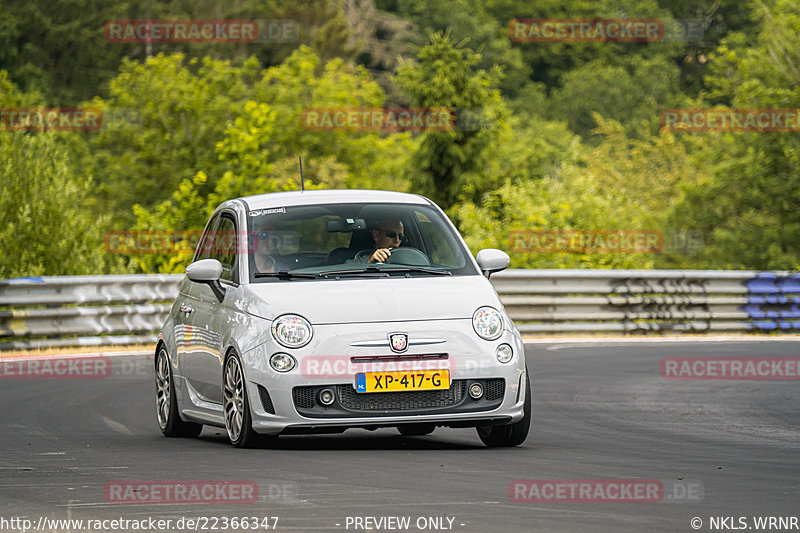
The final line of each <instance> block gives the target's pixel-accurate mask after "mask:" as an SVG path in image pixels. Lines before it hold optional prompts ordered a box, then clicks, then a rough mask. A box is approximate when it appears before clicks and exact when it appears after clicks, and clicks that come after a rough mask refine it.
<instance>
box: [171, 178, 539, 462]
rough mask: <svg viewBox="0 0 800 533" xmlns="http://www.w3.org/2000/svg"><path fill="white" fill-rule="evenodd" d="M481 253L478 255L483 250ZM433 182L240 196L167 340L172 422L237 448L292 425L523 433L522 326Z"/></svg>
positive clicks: (495, 437)
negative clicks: (413, 188) (220, 431)
mask: <svg viewBox="0 0 800 533" xmlns="http://www.w3.org/2000/svg"><path fill="white" fill-rule="evenodd" d="M476 259H477V260H476ZM476 259H474V258H473V257H472V255H471V254H470V252H469V249H468V248H467V246H466V244H465V243H464V240H463V239H462V238H461V236H460V235H459V234H458V231H457V230H456V229H455V227H454V226H453V224H452V223H451V222H450V220H449V219H448V218H447V216H446V215H445V214H444V213H443V212H442V210H441V209H439V207H437V206H436V205H435V204H434V203H433V202H431V201H430V200H428V199H427V198H424V197H422V196H417V195H412V194H404V193H396V192H388V191H357V190H330V191H317V190H314V191H298V192H287V193H274V194H264V195H259V196H249V197H245V198H238V199H235V200H229V201H227V202H224V203H223V204H222V205H220V206H219V207H218V208H217V209H216V211H215V212H214V214H213V215H212V216H211V219H210V220H209V221H208V224H207V225H206V227H205V231H204V232H203V235H202V237H201V240H200V243H199V245H198V248H197V250H196V252H195V255H194V259H193V262H192V264H191V265H189V266H188V267H187V268H186V277H185V278H184V279H183V280H182V282H181V284H180V291H179V294H178V298H177V300H176V301H175V303H174V305H173V306H172V310H171V312H170V313H169V316H168V317H167V320H166V321H165V323H164V326H163V327H162V329H161V332H160V334H159V340H158V345H157V347H156V352H155V375H156V408H157V409H156V412H157V417H158V423H159V426H160V428H161V431H162V432H163V433H164V435H166V436H169V437H178V436H197V435H198V434H199V433H200V431H201V430H202V427H203V425H209V426H217V427H224V428H225V429H226V430H227V433H228V437H229V438H230V441H231V443H232V444H234V445H235V446H240V447H247V446H251V445H253V444H255V443H258V442H263V441H268V440H270V439H273V438H275V437H276V436H277V435H279V434H300V433H339V432H343V431H344V430H346V429H348V428H364V429H370V430H372V429H377V428H381V427H396V428H397V429H398V430H399V432H400V433H401V434H403V435H425V434H428V433H430V432H432V431H433V430H434V429H435V428H436V427H437V426H448V427H475V428H477V432H478V435H479V437H480V439H481V440H482V441H483V442H484V443H485V444H486V445H487V446H516V445H519V444H521V443H522V442H524V440H525V438H526V437H527V435H528V428H529V426H530V420H531V385H530V381H529V378H528V372H527V369H526V365H525V351H524V347H523V343H522V338H521V337H520V334H519V331H518V330H517V328H516V327H515V326H514V324H513V323H512V322H511V320H510V319H509V318H508V315H507V314H506V312H505V310H504V309H503V306H502V304H501V303H500V300H499V298H498V296H497V293H496V292H495V291H494V289H493V287H492V285H491V284H490V283H489V281H488V279H487V278H488V277H489V275H490V274H491V273H492V272H497V271H500V270H503V269H504V268H506V267H507V266H508V263H509V258H508V255H506V254H505V253H504V252H502V251H500V250H496V249H486V250H481V251H480V252H479V253H478V254H477V258H476Z"/></svg>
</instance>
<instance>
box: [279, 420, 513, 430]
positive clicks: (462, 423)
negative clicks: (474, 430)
mask: <svg viewBox="0 0 800 533" xmlns="http://www.w3.org/2000/svg"><path fill="white" fill-rule="evenodd" d="M510 423H511V417H510V416H493V417H487V418H471V419H469V420H441V421H440V420H437V421H433V422H414V423H413V424H433V425H435V426H437V427H440V426H444V427H450V428H470V427H476V426H502V425H506V424H510ZM409 424H412V422H394V423H386V422H361V423H354V424H330V425H329V424H293V425H291V426H287V427H286V428H284V430H283V431H281V432H280V433H279V435H308V434H312V433H314V434H317V433H343V432H344V431H345V430H347V429H351V428H358V429H369V430H375V429H379V428H394V427H398V426H405V425H409Z"/></svg>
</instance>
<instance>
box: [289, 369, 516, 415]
mask: <svg viewBox="0 0 800 533" xmlns="http://www.w3.org/2000/svg"><path fill="white" fill-rule="evenodd" d="M472 383H480V384H481V385H482V386H483V390H484V394H483V396H482V397H481V398H478V399H473V398H471V397H470V396H469V395H468V394H467V389H468V387H469V386H470V385H471V384H472ZM505 388H506V387H505V380H504V379H503V378H490V379H460V380H454V381H453V383H452V385H451V386H450V388H449V389H446V390H427V391H403V392H370V393H361V394H359V393H357V392H356V391H355V389H354V388H353V386H352V385H350V384H347V385H343V384H337V385H315V386H305V387H294V388H293V389H292V400H293V401H294V406H295V408H296V409H297V412H298V414H300V415H302V416H306V417H309V418H342V417H352V416H354V415H356V416H357V415H369V416H393V415H402V414H406V413H411V412H413V413H414V414H439V413H470V412H477V411H488V410H491V409H495V408H497V407H499V406H500V404H502V403H503V399H504V397H505ZM324 389H330V390H332V391H333V392H334V396H335V400H334V402H333V403H332V404H331V405H329V406H324V405H322V404H320V403H319V402H318V401H317V397H318V395H319V393H320V392H321V391H322V390H324Z"/></svg>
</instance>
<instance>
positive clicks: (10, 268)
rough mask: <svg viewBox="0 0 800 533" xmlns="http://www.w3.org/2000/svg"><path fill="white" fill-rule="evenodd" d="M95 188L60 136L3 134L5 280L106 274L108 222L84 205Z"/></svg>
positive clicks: (0, 203)
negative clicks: (78, 169)
mask: <svg viewBox="0 0 800 533" xmlns="http://www.w3.org/2000/svg"><path fill="white" fill-rule="evenodd" d="M92 187H93V184H92V179H91V178H90V177H86V176H80V175H77V174H76V173H75V172H74V169H73V168H72V166H71V160H70V151H69V150H68V149H67V148H65V147H64V146H63V145H61V143H59V142H58V139H57V135H56V134H54V133H46V132H36V133H21V132H0V188H2V190H3V194H2V195H0V210H1V211H2V213H3V218H4V220H3V224H2V225H0V240H2V242H3V253H2V254H1V255H0V278H8V277H18V276H39V275H64V274H97V273H101V272H103V270H104V269H105V268H106V264H107V261H109V259H108V258H107V257H106V256H105V252H104V250H103V232H104V227H105V224H106V222H107V220H106V218H105V217H95V216H93V215H92V214H90V212H89V211H88V210H87V209H86V208H85V206H84V204H85V201H86V199H87V198H88V197H89V196H90V195H91V194H92Z"/></svg>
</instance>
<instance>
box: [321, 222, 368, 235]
mask: <svg viewBox="0 0 800 533" xmlns="http://www.w3.org/2000/svg"><path fill="white" fill-rule="evenodd" d="M357 229H367V223H366V221H365V220H364V219H363V218H342V219H339V220H329V221H328V232H330V233H334V232H339V233H350V232H352V231H355V230H357Z"/></svg>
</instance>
